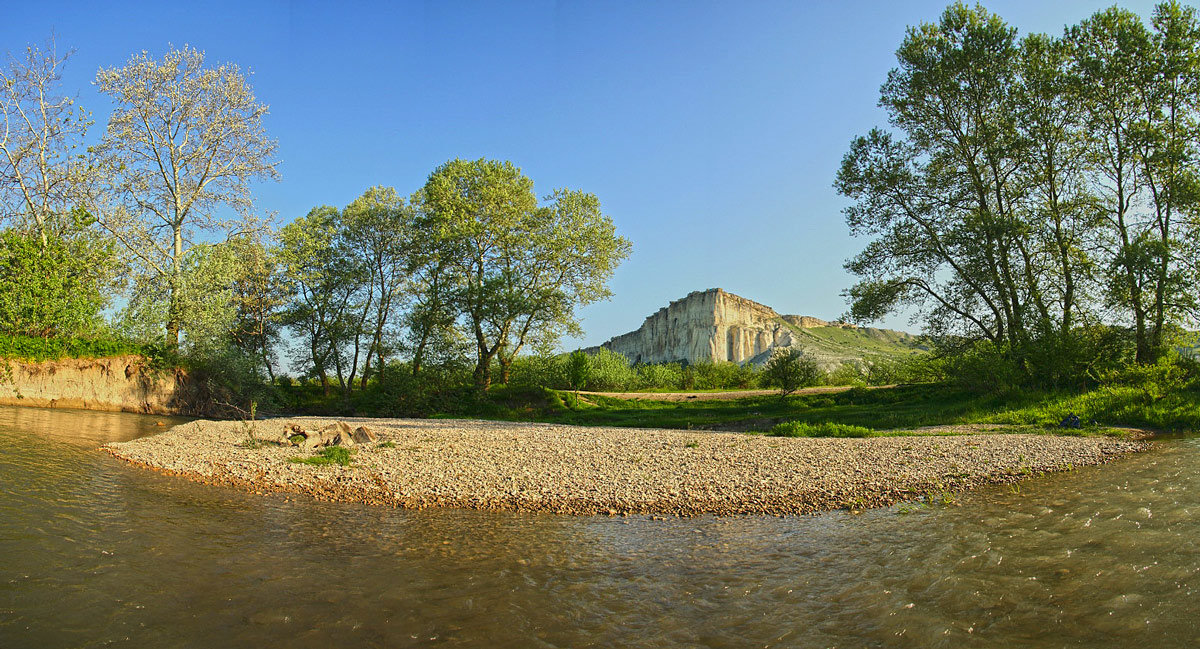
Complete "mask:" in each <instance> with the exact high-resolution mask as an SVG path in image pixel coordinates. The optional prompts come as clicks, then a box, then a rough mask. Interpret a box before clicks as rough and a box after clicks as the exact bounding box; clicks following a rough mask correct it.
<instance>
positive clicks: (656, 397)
mask: <svg viewBox="0 0 1200 649" xmlns="http://www.w3.org/2000/svg"><path fill="white" fill-rule="evenodd" d="M891 387H895V386H891V385H880V386H871V387H869V388H867V389H869V390H873V389H876V388H891ZM849 389H851V388H850V386H846V385H836V386H822V387H818V388H803V389H800V390H796V391H795V392H793V393H792V394H833V393H836V392H845V391H847V390H849ZM579 394H580V395H596V396H601V397H611V398H613V399H625V400H633V399H645V400H646V401H729V400H732V399H745V398H748V397H768V396H773V395H777V394H779V390H738V391H734V392H590V391H586V390H580V391H579Z"/></svg>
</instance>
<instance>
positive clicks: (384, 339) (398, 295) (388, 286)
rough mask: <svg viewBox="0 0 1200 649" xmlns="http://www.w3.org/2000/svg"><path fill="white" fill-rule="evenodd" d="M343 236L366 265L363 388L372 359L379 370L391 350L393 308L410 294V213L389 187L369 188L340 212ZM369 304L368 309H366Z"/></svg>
mask: <svg viewBox="0 0 1200 649" xmlns="http://www.w3.org/2000/svg"><path fill="white" fill-rule="evenodd" d="M342 214H343V220H344V225H343V227H344V228H345V232H344V233H343V235H342V236H343V237H344V238H345V239H346V240H347V241H348V242H353V245H352V246H351V247H350V249H351V250H352V253H353V254H355V255H357V256H358V257H359V258H360V259H361V261H362V265H363V268H364V269H365V271H366V273H367V275H368V278H367V291H368V294H369V299H367V300H366V302H367V303H368V306H367V308H364V309H363V310H362V312H361V314H360V320H361V326H360V328H361V329H362V330H363V333H365V334H366V335H368V336H369V342H368V346H367V355H366V360H365V361H364V362H363V370H362V387H366V385H367V378H368V376H369V375H370V372H371V362H372V360H373V359H375V360H376V361H377V366H378V368H379V369H378V372H379V373H380V374H382V373H383V371H384V368H385V367H386V366H387V356H388V353H389V352H390V351H392V346H391V345H389V344H388V340H389V339H391V338H394V335H392V334H393V329H394V328H395V325H396V324H397V317H396V315H397V312H398V311H399V310H400V308H401V307H402V306H403V303H404V301H405V300H406V299H407V297H408V294H409V293H410V290H411V287H410V282H409V274H410V273H411V272H412V271H413V270H415V265H416V262H415V258H416V254H415V248H416V243H415V239H416V238H417V233H416V232H415V230H414V217H415V215H414V212H413V209H412V208H411V207H410V206H409V205H407V204H406V203H405V201H404V198H403V197H401V196H400V195H398V194H397V193H396V190H395V189H392V188H391V187H371V188H370V189H368V190H367V191H366V192H364V193H363V195H362V196H360V197H358V198H357V199H355V200H354V202H352V203H350V204H349V205H347V206H346V208H345V209H344V210H343V211H342ZM371 305H373V308H371Z"/></svg>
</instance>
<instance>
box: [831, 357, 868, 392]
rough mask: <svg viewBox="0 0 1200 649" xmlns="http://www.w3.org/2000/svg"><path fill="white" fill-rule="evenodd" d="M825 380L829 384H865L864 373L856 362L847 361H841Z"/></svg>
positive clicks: (857, 385)
mask: <svg viewBox="0 0 1200 649" xmlns="http://www.w3.org/2000/svg"><path fill="white" fill-rule="evenodd" d="M825 382H826V383H828V384H829V385H852V386H856V387H859V386H863V385H866V384H867V381H866V375H865V374H864V373H863V371H862V369H860V368H859V366H858V363H854V362H848V363H842V364H841V365H839V366H838V367H837V369H835V370H833V371H832V372H830V373H829V374H828V376H826V377H825Z"/></svg>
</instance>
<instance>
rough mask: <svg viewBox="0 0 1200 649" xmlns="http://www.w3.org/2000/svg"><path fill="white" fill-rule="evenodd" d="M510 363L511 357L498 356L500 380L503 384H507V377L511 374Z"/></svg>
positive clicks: (511, 361)
mask: <svg viewBox="0 0 1200 649" xmlns="http://www.w3.org/2000/svg"><path fill="white" fill-rule="evenodd" d="M512 364H513V359H511V358H509V359H505V358H504V357H503V356H501V357H500V382H501V383H503V384H504V385H508V379H509V377H510V376H512Z"/></svg>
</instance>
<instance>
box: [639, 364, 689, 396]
mask: <svg viewBox="0 0 1200 649" xmlns="http://www.w3.org/2000/svg"><path fill="white" fill-rule="evenodd" d="M637 387H638V388H639V389H642V390H678V389H680V388H681V387H683V366H681V365H680V364H679V363H653V364H645V365H639V366H638V367H637Z"/></svg>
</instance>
